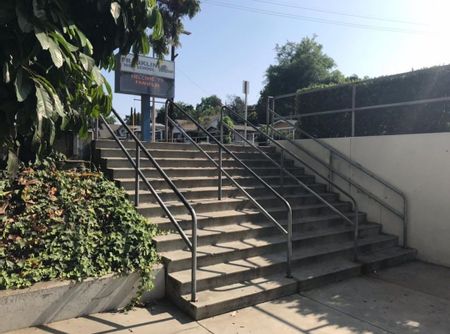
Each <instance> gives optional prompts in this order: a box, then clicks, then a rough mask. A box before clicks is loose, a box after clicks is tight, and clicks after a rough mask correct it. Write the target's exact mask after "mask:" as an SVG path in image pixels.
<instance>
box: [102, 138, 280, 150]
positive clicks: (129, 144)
mask: <svg viewBox="0 0 450 334" xmlns="http://www.w3.org/2000/svg"><path fill="white" fill-rule="evenodd" d="M121 142H122V144H123V145H124V146H125V147H126V148H128V149H134V148H135V147H136V144H135V142H134V141H131V140H123V141H121ZM144 145H145V147H146V148H148V149H155V150H165V151H184V150H188V151H194V150H197V149H196V147H195V146H194V145H193V144H188V143H144ZM94 146H95V148H96V149H100V148H119V145H118V144H117V143H116V142H115V141H114V140H98V141H96V142H94ZM200 146H201V147H202V148H203V149H204V150H205V151H207V152H215V151H217V145H215V144H201V145H200ZM225 146H226V147H227V148H228V149H229V150H230V151H232V152H254V150H255V149H254V148H253V147H251V146H243V145H225ZM260 148H261V149H262V150H264V151H265V152H274V151H275V148H274V147H271V146H260Z"/></svg>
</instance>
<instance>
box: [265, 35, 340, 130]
mask: <svg viewBox="0 0 450 334" xmlns="http://www.w3.org/2000/svg"><path fill="white" fill-rule="evenodd" d="M275 51H276V62H277V63H276V64H275V65H270V66H269V68H268V69H267V71H266V81H265V87H264V88H263V90H262V91H261V97H260V99H259V101H258V105H257V112H258V118H259V120H260V121H265V108H266V101H267V96H276V95H281V94H288V93H294V92H296V91H297V90H298V89H301V88H306V87H309V86H311V85H315V84H330V83H341V82H344V81H345V80H346V78H345V76H344V75H343V74H342V73H341V72H340V71H339V70H337V69H336V63H335V61H334V60H333V59H332V58H331V57H329V56H328V55H326V54H325V53H324V51H323V46H322V45H321V44H319V43H318V42H317V41H316V36H314V37H312V38H309V37H305V38H303V39H302V41H301V42H300V43H295V42H287V43H286V44H284V45H282V46H280V45H277V46H276V48H275ZM291 107H292V106H291ZM287 109H288V107H287V106H286V107H285V108H284V109H283V107H282V108H281V109H280V108H277V110H278V111H279V112H281V113H283V114H288V113H289V112H291V111H292V110H287Z"/></svg>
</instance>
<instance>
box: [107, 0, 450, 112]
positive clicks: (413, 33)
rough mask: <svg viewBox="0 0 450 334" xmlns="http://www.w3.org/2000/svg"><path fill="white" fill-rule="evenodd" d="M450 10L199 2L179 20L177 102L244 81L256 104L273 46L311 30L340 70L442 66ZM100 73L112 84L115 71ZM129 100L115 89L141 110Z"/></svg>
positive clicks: (448, 57) (421, 3) (406, 2)
mask: <svg viewBox="0 0 450 334" xmlns="http://www.w3.org/2000/svg"><path fill="white" fill-rule="evenodd" d="M238 7H239V8H238ZM298 7H308V8H312V9H316V11H313V10H308V9H304V8H298ZM330 12H335V13H330ZM338 13H340V14H342V15H338ZM449 13H450V1H448V0H433V1H425V0H364V1H361V0H340V1H336V0H315V1H306V0H203V1H202V10H201V12H200V13H199V14H198V15H197V16H196V17H195V18H194V19H193V20H191V21H186V23H185V28H186V30H188V31H190V32H192V35H190V36H183V37H182V47H181V49H179V50H178V53H179V54H180V55H179V57H178V58H177V63H176V71H177V74H176V100H177V101H180V100H181V101H184V102H188V103H191V104H194V105H195V104H196V103H198V102H199V101H200V98H201V97H203V96H208V95H212V94H217V95H218V96H219V97H221V98H223V99H226V97H227V96H228V95H241V89H242V88H241V85H242V80H244V79H245V80H249V81H250V85H251V87H250V88H251V95H250V103H255V102H256V101H257V100H258V97H259V92H260V90H261V88H262V86H263V81H264V74H265V70H266V69H267V67H268V66H269V65H270V64H273V63H274V56H275V52H274V48H275V45H276V44H277V43H278V44H283V43H285V42H286V41H300V40H301V39H302V38H303V37H305V36H312V35H313V34H316V35H317V36H318V41H319V42H320V43H321V44H323V46H324V50H325V52H326V53H327V54H328V55H329V56H331V57H332V58H333V59H334V60H335V61H336V63H337V68H338V69H339V70H341V71H342V72H343V73H344V74H345V75H351V74H357V75H359V76H365V75H368V76H370V77H375V76H380V75H388V74H395V73H400V72H405V71H410V70H411V69H420V68H423V67H429V66H434V65H442V64H448V63H450V38H449V34H448V33H449V31H450V25H449V23H447V21H448V15H449ZM344 14H345V15H344ZM362 16H365V17H372V19H369V18H362ZM399 21H402V22H399ZM331 22H333V24H332V23H331ZM404 22H407V23H404ZM363 26H364V27H365V28H362V27H363ZM400 31H401V32H400ZM106 77H107V78H108V80H109V82H110V83H111V84H112V85H113V84H114V80H113V79H114V75H113V73H107V74H106ZM295 90H296V87H292V91H295ZM135 98H138V97H136V96H130V95H123V94H115V95H114V101H113V103H114V106H115V108H116V109H117V110H119V111H120V113H121V114H122V115H124V114H127V113H128V112H129V109H130V106H135V107H137V108H138V110H139V106H140V105H139V102H135V101H134V100H133V99H135Z"/></svg>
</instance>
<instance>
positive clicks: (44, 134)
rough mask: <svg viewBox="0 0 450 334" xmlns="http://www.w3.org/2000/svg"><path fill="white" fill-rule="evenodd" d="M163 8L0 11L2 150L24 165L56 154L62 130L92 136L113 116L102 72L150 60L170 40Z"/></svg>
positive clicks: (39, 2)
mask: <svg viewBox="0 0 450 334" xmlns="http://www.w3.org/2000/svg"><path fill="white" fill-rule="evenodd" d="M162 28H163V27H162V17H161V14H160V12H159V11H158V7H157V4H156V1H155V0H116V1H113V2H111V1H104V0H78V1H67V0H34V1H28V0H3V1H2V2H1V4H0V44H1V45H2V47H1V51H0V67H1V69H2V74H3V77H2V80H1V82H0V101H1V102H0V145H1V148H2V149H5V148H7V150H8V166H9V170H10V171H11V172H12V171H14V169H15V166H17V162H18V159H21V160H25V161H26V160H30V159H33V158H34V157H36V156H38V157H42V156H44V155H45V154H47V153H48V152H49V149H50V148H51V145H52V144H53V141H54V138H55V134H56V132H57V131H58V129H60V128H63V129H67V128H70V129H73V130H81V132H82V133H86V132H87V128H88V124H89V122H90V119H91V117H98V116H99V115H105V116H108V115H109V113H110V110H111V99H112V94H111V88H110V86H109V84H108V83H107V82H106V80H105V79H104V78H103V76H102V75H101V73H100V68H104V69H112V68H113V67H114V63H115V62H114V54H113V52H114V51H115V50H117V51H118V52H119V53H121V54H127V53H129V52H130V51H132V52H134V53H135V54H137V53H143V54H146V53H148V52H149V50H150V41H149V39H150V36H149V34H151V37H152V40H157V39H158V38H159V37H161V36H162V34H163V30H162Z"/></svg>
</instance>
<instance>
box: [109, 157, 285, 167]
mask: <svg viewBox="0 0 450 334" xmlns="http://www.w3.org/2000/svg"><path fill="white" fill-rule="evenodd" d="M157 162H158V164H159V165H160V166H161V167H162V168H170V167H192V168H196V167H215V166H214V164H213V163H211V161H209V160H205V159H202V160H193V159H186V160H158V161H157ZM243 162H244V163H245V164H246V165H247V166H249V167H269V168H270V167H274V164H273V163H272V162H270V161H269V160H243ZM101 166H102V168H103V169H106V168H132V165H131V163H130V162H129V161H128V160H126V159H101ZM222 166H223V167H242V165H241V164H240V163H239V162H238V161H236V160H223V164H222ZM293 166H294V163H293V162H292V161H290V160H287V161H285V167H287V168H293ZM141 167H155V166H154V165H153V164H152V162H151V161H149V160H148V159H141Z"/></svg>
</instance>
